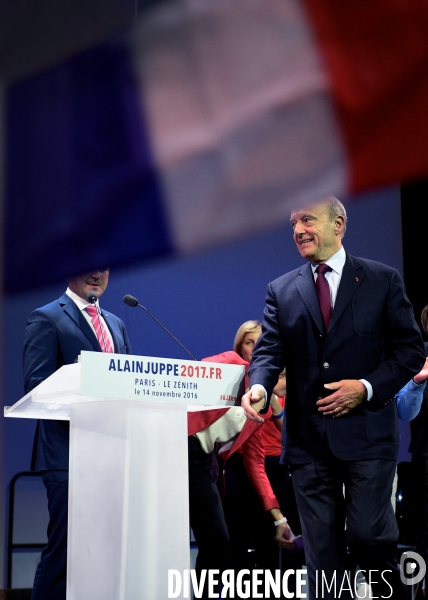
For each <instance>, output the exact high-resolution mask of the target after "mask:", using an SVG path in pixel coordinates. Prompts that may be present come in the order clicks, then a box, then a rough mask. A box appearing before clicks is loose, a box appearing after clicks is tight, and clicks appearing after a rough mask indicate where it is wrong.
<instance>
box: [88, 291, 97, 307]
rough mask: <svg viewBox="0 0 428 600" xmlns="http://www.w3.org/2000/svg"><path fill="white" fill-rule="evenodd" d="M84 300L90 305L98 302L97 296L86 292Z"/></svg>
mask: <svg viewBox="0 0 428 600" xmlns="http://www.w3.org/2000/svg"><path fill="white" fill-rule="evenodd" d="M86 300H87V301H88V302H89V303H90V304H96V302H97V300H98V296H97V295H96V294H94V292H88V293H87V294H86Z"/></svg>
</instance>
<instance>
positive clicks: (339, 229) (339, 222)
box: [334, 215, 345, 234]
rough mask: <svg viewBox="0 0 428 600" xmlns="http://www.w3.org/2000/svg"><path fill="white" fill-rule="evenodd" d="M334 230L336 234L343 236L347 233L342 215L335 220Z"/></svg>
mask: <svg viewBox="0 0 428 600" xmlns="http://www.w3.org/2000/svg"><path fill="white" fill-rule="evenodd" d="M334 229H335V232H336V234H343V232H344V231H345V219H344V218H343V216H342V215H337V216H336V217H335V219H334Z"/></svg>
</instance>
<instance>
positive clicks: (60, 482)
mask: <svg viewBox="0 0 428 600" xmlns="http://www.w3.org/2000/svg"><path fill="white" fill-rule="evenodd" d="M43 483H44V484H45V487H46V491H47V496H48V510H49V525H48V543H47V545H46V547H45V548H44V550H43V552H42V557H41V560H40V563H39V565H38V567H37V571H36V576H35V578H34V585H33V593H32V596H31V600H65V597H66V585H67V524H68V471H43Z"/></svg>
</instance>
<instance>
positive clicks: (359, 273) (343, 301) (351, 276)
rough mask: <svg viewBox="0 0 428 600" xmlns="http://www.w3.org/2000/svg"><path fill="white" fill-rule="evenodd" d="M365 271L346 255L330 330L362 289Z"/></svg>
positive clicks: (351, 257) (355, 260)
mask: <svg viewBox="0 0 428 600" xmlns="http://www.w3.org/2000/svg"><path fill="white" fill-rule="evenodd" d="M364 277H365V274H364V269H363V268H362V265H361V264H360V263H359V262H358V260H357V259H356V258H354V257H353V256H350V255H349V254H347V255H346V262H345V265H344V267H343V272H342V278H341V280H340V285H339V289H338V292H337V298H336V302H335V304H334V309H333V312H332V315H331V322H330V329H332V328H333V327H334V325H335V324H336V322H337V321H338V320H339V318H340V316H341V314H342V313H343V311H344V310H345V308H346V306H347V305H348V303H349V302H350V300H351V298H352V296H353V295H354V294H355V292H356V291H357V290H358V289H359V288H360V286H361V284H362V282H363V281H364Z"/></svg>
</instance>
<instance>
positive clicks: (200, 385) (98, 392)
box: [4, 352, 245, 421]
mask: <svg viewBox="0 0 428 600" xmlns="http://www.w3.org/2000/svg"><path fill="white" fill-rule="evenodd" d="M244 375H245V368H244V367H243V366H241V365H226V364H220V363H210V362H198V361H192V360H176V359H170V358H156V357H152V356H134V355H130V354H107V353H104V352H82V353H81V355H80V357H79V362H78V363H76V364H73V365H64V366H63V367H61V368H60V369H58V370H57V371H55V373H53V374H52V375H51V376H50V377H48V378H47V379H46V380H45V381H43V382H42V383H41V384H40V385H38V386H37V387H36V388H34V389H33V390H31V392H29V393H28V394H26V395H25V396H24V397H23V398H21V400H19V401H18V402H16V403H15V404H14V405H13V406H6V407H5V409H4V415H5V417H15V418H24V419H55V420H57V421H58V420H65V421H68V420H69V419H70V404H71V403H73V402H87V401H89V400H106V399H109V400H112V399H114V398H116V399H118V400H150V401H152V402H173V403H182V404H188V405H192V404H194V405H208V406H213V407H214V406H218V407H221V406H231V405H233V404H234V403H235V401H236V399H237V398H238V397H239V396H240V395H241V394H242V393H243V391H244ZM201 408H202V407H201Z"/></svg>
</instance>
